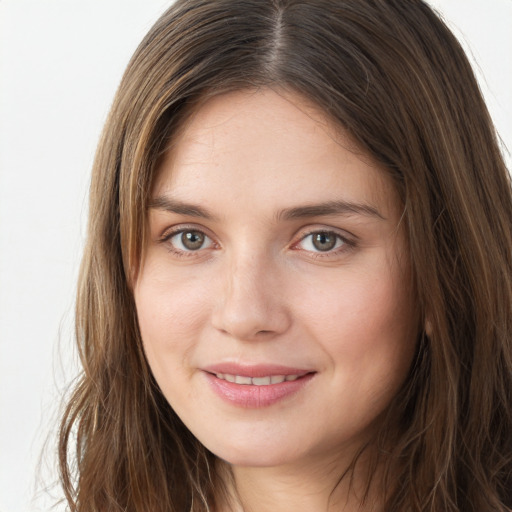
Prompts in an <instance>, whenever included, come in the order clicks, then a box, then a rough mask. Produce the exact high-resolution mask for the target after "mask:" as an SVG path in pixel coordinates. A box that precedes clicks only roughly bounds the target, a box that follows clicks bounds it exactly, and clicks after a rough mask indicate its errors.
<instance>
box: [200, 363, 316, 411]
mask: <svg viewBox="0 0 512 512" xmlns="http://www.w3.org/2000/svg"><path fill="white" fill-rule="evenodd" d="M201 370H202V371H203V373H204V375H205V378H206V379H207V381H208V383H209V385H210V388H211V389H212V390H213V392H214V393H215V394H217V395H218V396H219V397H220V398H222V399H223V400H224V401H226V402H228V403H230V404H232V405H235V406H237V407H244V408H252V409H257V408H262V407H269V406H271V405H273V404H275V403H277V402H280V401H282V400H285V399H287V398H289V397H291V396H293V395H295V394H297V393H298V392H299V391H300V390H301V389H302V388H303V387H304V386H305V385H306V384H307V383H308V382H309V381H310V380H311V379H312V378H313V377H314V375H315V372H314V371H312V370H308V369H304V368H291V367H289V366H280V365H274V364H271V365H267V364H264V365H250V364H248V365H244V364H238V363H221V364H215V365H211V366H207V367H204V368H201ZM219 373H222V374H226V373H227V374H230V375H239V376H245V377H251V378H253V377H268V376H275V375H284V376H287V375H297V376H298V378H297V379H296V380H293V381H284V382H280V383H276V384H268V385H264V386H257V385H253V384H236V383H234V382H228V381H227V380H224V379H220V378H218V377H217V375H216V374H219Z"/></svg>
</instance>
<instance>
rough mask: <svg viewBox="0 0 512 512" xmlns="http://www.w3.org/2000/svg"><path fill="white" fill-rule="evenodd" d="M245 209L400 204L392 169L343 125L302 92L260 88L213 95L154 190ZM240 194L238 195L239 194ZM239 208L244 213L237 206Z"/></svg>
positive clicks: (188, 125)
mask: <svg viewBox="0 0 512 512" xmlns="http://www.w3.org/2000/svg"><path fill="white" fill-rule="evenodd" d="M212 191H215V193H216V194H217V195H218V196H219V202H220V206H222V207H226V206H227V205H225V204H223V201H225V199H226V197H229V196H230V191H232V192H233V194H232V195H231V198H230V204H232V205H233V204H236V206H238V207H239V208H242V209H243V208H248V207H249V205H251V202H254V201H255V199H256V198H262V197H264V198H265V204H266V205H267V206H268V207H269V208H274V209H276V208H286V207H293V206H294V203H296V202H301V203H304V204H306V203H315V202H325V201H337V200H340V199H341V200H363V199H364V201H367V202H371V203H376V204H378V205H379V207H380V209H383V210H385V211H386V212H388V213H389V212H390V210H394V209H396V207H397V205H398V201H397V197H396V193H395V191H394V187H393V185H392V182H391V179H390V178H389V176H388V175H387V173H386V172H385V171H384V170H383V169H381V168H379V166H377V165H376V164H375V163H374V162H373V161H372V159H371V157H370V156H369V155H368V154H367V153H365V152H363V151H362V150H361V149H360V148H358V147H357V145H356V144H355V143H354V141H353V140H352V139H350V137H349V136H348V135H347V134H346V133H345V131H344V129H343V128H342V127H341V126H340V125H338V124H336V123H335V122H333V120H332V119H330V118H329V117H328V116H327V115H326V114H325V113H324V112H322V111H321V110H320V109H318V108H317V107H316V106H315V105H313V104H312V103H311V102H310V101H308V100H307V99H305V98H304V97H302V96H300V95H298V94H296V93H292V92H289V91H275V90H271V89H260V90H256V91H238V92H233V93H228V94H224V95H219V96H215V97H213V98H209V99H208V100H206V101H205V102H204V103H202V104H201V106H200V107H198V108H197V109H196V110H194V111H193V112H192V113H190V115H189V116H188V117H187V119H186V121H185V122H184V123H183V125H182V126H181V127H180V129H179V131H178V132H177V133H176V135H175V137H174V139H173V140H172V145H171V146H170V149H169V150H168V151H167V153H166V155H165V157H164V159H163V161H162V163H161V165H160V167H159V169H158V173H157V176H156V179H155V182H154V185H153V190H152V195H153V197H155V196H162V195H172V196H178V197H179V198H180V199H181V200H185V201H195V202H204V201H207V202H215V198H213V197H212ZM235 192H236V194H235ZM239 211H240V210H239Z"/></svg>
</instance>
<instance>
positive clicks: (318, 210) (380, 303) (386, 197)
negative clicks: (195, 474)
mask: <svg viewBox="0 0 512 512" xmlns="http://www.w3.org/2000/svg"><path fill="white" fill-rule="evenodd" d="M339 132H340V130H335V129H334V127H333V125H332V123H331V122H330V121H328V120H327V119H326V117H325V116H324V115H323V114H322V113H321V112H319V111H318V110H317V109H315V108H314V107H313V106H312V105H311V104H309V103H308V102H307V101H305V100H304V99H303V98H302V97H301V96H298V95H296V94H293V93H284V92H283V93H282V94H278V93H276V92H273V91H272V90H270V89H263V90H259V91H257V92H237V93H229V94H226V95H223V96H217V97H215V98H213V99H209V100H208V101H207V102H206V103H205V104H203V106H202V107H201V108H200V109H199V110H198V111H197V112H196V113H195V114H194V115H193V116H192V117H191V119H190V120H189V121H188V122H187V123H186V125H185V126H184V127H183V129H182V130H181V132H180V134H179V135H178V136H177V138H175V140H174V144H173V146H172V149H171V150H170V151H169V152H168V154H167V155H166V158H165V159H164V161H163V163H162V165H161V168H160V169H159V174H158V176H157V178H156V181H155V183H154V187H153V190H152V200H151V205H150V209H149V229H150V238H149V242H148V245H147V247H146V252H145V259H144V265H143V267H142V270H141V272H140V273H139V275H138V276H137V280H136V285H135V301H136V305H137V312H138V319H139V324H140V330H141V334H142V339H143V343H144V348H145V352H146V355H147V359H148V361H149V364H150V366H151V369H152V371H153V374H154V376H155V378H156V380H157V382H158V384H159V386H160V388H161V390H162V392H163V394H164V395H165V397H166V398H167V400H168V401H169V403H170V404H171V406H172V407H173V409H174V410H175V411H176V413H177V414H178V415H179V416H180V418H181V419H182V420H183V422H184V423H185V424H186V425H187V426H188V428H189V429H190V430H191V431H192V432H193V433H194V434H195V436H196V437H197V438H198V439H199V440H200V441H201V442H202V443H203V444H204V445H205V446H206V447H207V448H208V449H210V450H211V451H212V452H213V453H215V454H216V455H218V456H219V457H221V458H223V459H225V460H227V461H228V462H230V463H232V464H239V465H244V466H247V465H249V466H275V465H281V464H293V463H300V464H304V463H306V462H310V461H313V460H314V459H318V460H322V459H330V458H332V457H336V456H338V455H340V454H343V453H347V450H349V451H351V452H353V450H354V449H355V448H357V447H359V446H360V445H361V443H363V442H364V441H365V440H366V439H367V437H368V436H369V435H370V434H371V433H372V431H373V429H374V428H375V425H376V423H377V420H378V417H379V415H380V414H381V413H382V412H383V411H384V410H385V409H386V407H387V406H388V405H389V403H390V401H391V399H392V398H393V397H394V396H395V394H396V393H397V391H398V389H399V388H400V386H401V385H402V383H403V381H404V379H405V377H406V374H407V372H408V369H409V366H410V363H411V359H412V356H413V353H414V348H415V340H416V337H417V331H418V319H417V314H416V307H415V299H414V294H413V292H412V285H411V278H410V270H409V267H408V263H407V262H408V255H407V249H406V243H405V240H404V233H403V228H402V227H401V225H400V217H401V208H400V205H399V202H398V200H397V197H396V194H395V192H394V189H393V186H392V183H391V181H390V179H389V177H388V176H387V175H386V174H385V173H384V172H383V171H382V170H381V169H380V168H378V167H377V166H375V165H374V164H372V162H371V160H370V159H369V158H367V157H365V155H364V154H361V153H360V152H357V151H356V149H355V145H354V144H352V143H351V141H350V140H349V139H348V138H347V137H345V136H343V135H341V134H340V133H339Z"/></svg>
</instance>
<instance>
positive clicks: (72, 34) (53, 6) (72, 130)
mask: <svg viewBox="0 0 512 512" xmlns="http://www.w3.org/2000/svg"><path fill="white" fill-rule="evenodd" d="M234 1H235V0H234ZM431 3H432V4H433V5H436V6H437V7H438V8H439V9H440V10H441V11H442V12H443V13H444V15H445V17H446V19H447V20H448V21H449V25H450V26H451V27H452V29H454V31H455V32H456V34H457V35H458V36H459V37H460V38H461V39H462V40H463V43H464V45H465V46H466V48H470V51H471V54H472V55H473V57H472V59H473V62H475V61H476V63H477V66H478V70H477V73H478V75H479V77H480V79H481V86H482V89H483V90H484V94H485V96H486V99H487V102H488V105H489V108H490V110H491V114H492V116H493V118H494V120H495V122H496V125H497V127H498V130H499V132H500V134H501V136H502V139H503V140H504V142H505V143H506V144H507V145H508V147H509V148H510V149H512V57H511V54H512V31H511V30H510V27H512V0H432V1H431ZM168 4H169V1H165V0H144V1H142V0H87V1H83V0H0V512H25V511H30V512H31V511H38V510H49V509H50V506H51V503H52V495H53V494H55V493H56V492H57V491H58V489H53V490H52V489H48V490H45V486H48V485H49V484H50V483H51V480H52V468H54V467H55V462H54V458H53V456H54V452H55V447H54V444H52V443H53V442H54V440H53V439H52V438H51V434H52V432H53V433H54V432H55V425H56V416H57V409H58V406H59V401H60V397H61V395H62V393H63V391H64V390H65V389H66V387H65V383H66V382H68V381H69V379H70V378H72V376H73V375H74V373H75V371H76V366H75V363H74V359H75V356H74V353H73V350H72V348H71V347H72V323H73V299H74V287H75V281H76V277H77V270H78V264H79V260H80V252H81V247H82V242H83V234H84V231H85V223H86V215H87V199H86V198H87V187H88V182H89V171H90V168H91V164H92V159H93V155H94V150H95V146H96V143H97V140H98V137H99V134H100V130H101V127H102V125H103V122H104V120H105V117H106V114H107V112H108V109H109V106H110V103H111V101H112V98H113V95H114V92H115V90H116V87H117V84H118V83H119V80H120V78H121V75H122V72H123V70H124V67H125V66H126V64H127V62H128V60H129V58H130V56H131V54H132V53H133V51H134V50H135V48H136V46H137V44H138V43H139V41H140V40H141V38H142V37H143V35H144V34H145V33H146V32H147V30H148V29H149V28H150V27H151V25H152V23H153V22H154V21H155V20H156V19H157V17H158V16H159V14H160V13H162V12H163V11H164V10H165V8H166V7H167V5H168ZM484 76H485V79H484V78H483V77H484ZM507 159H508V162H509V164H510V162H511V160H510V158H509V157H507ZM509 167H510V165H509ZM48 436H50V438H49V441H48V443H47V450H46V452H45V456H44V457H43V458H42V461H43V464H42V467H41V468H40V469H37V464H38V461H39V458H40V455H41V452H42V449H43V444H44V442H45V440H46V439H48ZM98 470H99V471H101V467H99V468H98ZM53 473H54V471H53ZM36 475H39V477H37V478H36ZM54 476H55V474H53V477H54ZM41 478H43V482H41V481H40V480H41ZM38 481H39V482H38ZM36 491H37V492H36ZM58 510H62V508H59V509H58Z"/></svg>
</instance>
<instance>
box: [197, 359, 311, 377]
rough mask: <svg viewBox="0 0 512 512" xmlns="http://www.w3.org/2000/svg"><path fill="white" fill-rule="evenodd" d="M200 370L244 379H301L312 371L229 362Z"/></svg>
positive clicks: (272, 365) (271, 365) (274, 365)
mask: <svg viewBox="0 0 512 512" xmlns="http://www.w3.org/2000/svg"><path fill="white" fill-rule="evenodd" d="M201 369H202V370H203V371H205V372H208V373H215V374H217V373H222V374H228V375H240V376H244V377H268V376H272V375H285V376H286V375H297V376H299V377H301V376H303V375H306V374H308V373H312V371H313V370H308V369H304V368H292V367H290V366H282V365H276V364H243V363H230V362H225V363H218V364H212V365H209V366H204V367H202V368H201Z"/></svg>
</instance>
